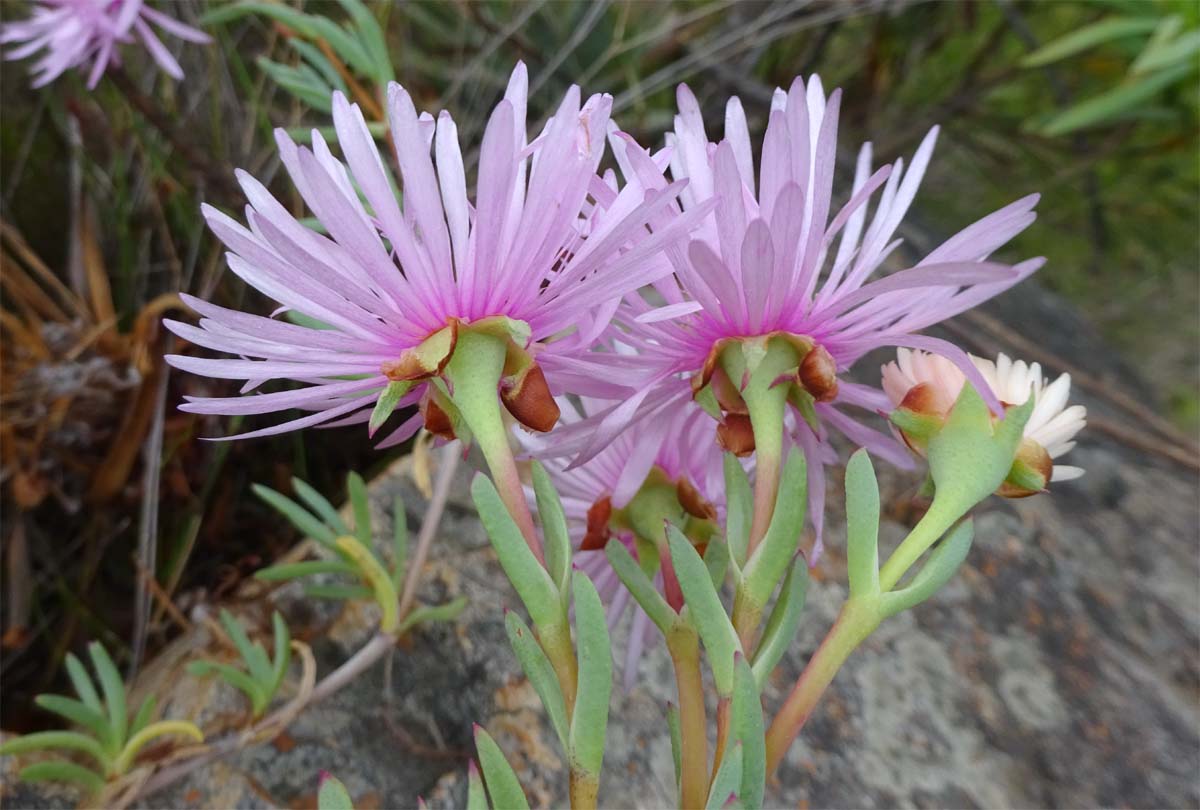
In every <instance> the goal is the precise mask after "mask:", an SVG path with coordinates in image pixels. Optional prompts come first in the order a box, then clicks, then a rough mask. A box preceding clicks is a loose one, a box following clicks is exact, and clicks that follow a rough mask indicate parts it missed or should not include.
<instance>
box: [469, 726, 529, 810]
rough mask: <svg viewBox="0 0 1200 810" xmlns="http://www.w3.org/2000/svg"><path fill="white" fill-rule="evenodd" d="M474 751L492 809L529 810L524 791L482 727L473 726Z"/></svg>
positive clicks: (500, 752) (493, 741) (496, 746)
mask: <svg viewBox="0 0 1200 810" xmlns="http://www.w3.org/2000/svg"><path fill="white" fill-rule="evenodd" d="M475 750H476V751H477V752H478V753H479V765H480V767H481V768H482V769H483V782H484V784H485V785H486V786H487V792H488V797H489V798H491V800H492V807H494V808H496V810H501V808H503V809H504V810H529V800H528V799H526V798H525V791H523V790H521V783H520V782H519V781H518V780H517V775H516V774H515V773H513V769H512V767H511V766H509V764H508V760H507V759H505V758H504V753H503V752H502V751H501V750H500V746H498V745H496V741H495V740H493V739H492V738H491V735H489V734H488V733H487V732H486V731H484V730H483V727H482V726H475Z"/></svg>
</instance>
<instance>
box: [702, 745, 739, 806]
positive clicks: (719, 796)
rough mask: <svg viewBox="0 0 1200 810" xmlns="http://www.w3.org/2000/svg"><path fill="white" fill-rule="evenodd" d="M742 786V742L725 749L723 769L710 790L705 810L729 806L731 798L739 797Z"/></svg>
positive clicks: (722, 761)
mask: <svg viewBox="0 0 1200 810" xmlns="http://www.w3.org/2000/svg"><path fill="white" fill-rule="evenodd" d="M741 784H742V741H741V740H738V741H737V742H735V743H734V744H733V745H730V746H727V747H726V748H725V756H724V757H723V758H722V759H721V767H719V768H718V769H717V775H716V776H715V777H713V781H712V786H711V787H709V789H708V801H706V802H705V803H704V807H705V810H721V808H723V807H726V806H727V802H728V801H729V799H730V797H737V794H738V789H739V788H740V787H741Z"/></svg>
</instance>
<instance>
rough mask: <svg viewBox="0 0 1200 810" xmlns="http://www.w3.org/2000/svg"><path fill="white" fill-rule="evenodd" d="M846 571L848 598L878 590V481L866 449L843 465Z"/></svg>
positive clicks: (871, 594)
mask: <svg viewBox="0 0 1200 810" xmlns="http://www.w3.org/2000/svg"><path fill="white" fill-rule="evenodd" d="M846 572H847V576H848V577H849V579H850V598H852V599H853V598H855V597H867V596H875V595H877V594H878V593H879V483H878V481H877V480H876V478H875V467H874V466H872V464H871V457H870V456H869V455H867V451H866V450H859V451H857V452H856V453H854V455H852V456H851V457H850V462H849V463H848V464H847V465H846Z"/></svg>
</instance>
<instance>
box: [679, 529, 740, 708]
mask: <svg viewBox="0 0 1200 810" xmlns="http://www.w3.org/2000/svg"><path fill="white" fill-rule="evenodd" d="M667 542H668V544H669V546H670V550H671V563H672V564H673V566H674V568H675V576H676V578H677V579H678V580H679V589H680V590H681V591H682V592H683V601H684V603H685V604H686V605H687V609H688V615H689V618H691V620H692V622H693V623H694V624H695V625H696V630H697V632H698V633H699V634H700V638H701V639H702V640H703V641H704V646H705V648H706V649H707V650H708V660H709V665H710V666H711V667H712V673H713V682H714V684H715V685H716V687H717V694H718V695H720V696H721V697H729V695H730V694H731V693H732V691H733V656H734V653H737V652H741V649H742V645H741V642H740V641H738V636H737V632H736V631H735V630H734V629H733V625H732V624H731V623H730V622H729V616H728V615H727V614H726V613H725V607H724V606H723V605H722V604H721V597H720V596H719V595H718V594H717V589H716V588H714V587H713V584H712V577H711V576H710V575H709V573H708V568H707V567H705V565H704V560H702V559H700V555H699V554H697V553H696V549H695V547H693V546H692V544H691V541H689V540H688V539H687V538H686V537H684V536H683V534H682V533H681V532H680V531H679V529H677V528H675V527H674V526H673V525H670V524H668V525H667Z"/></svg>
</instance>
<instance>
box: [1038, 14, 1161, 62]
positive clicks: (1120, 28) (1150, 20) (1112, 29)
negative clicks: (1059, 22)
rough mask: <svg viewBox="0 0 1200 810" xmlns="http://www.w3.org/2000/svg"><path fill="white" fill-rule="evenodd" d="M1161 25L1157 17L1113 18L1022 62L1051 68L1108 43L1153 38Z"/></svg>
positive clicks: (1048, 44)
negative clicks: (1140, 36) (1064, 60)
mask: <svg viewBox="0 0 1200 810" xmlns="http://www.w3.org/2000/svg"><path fill="white" fill-rule="evenodd" d="M1157 25H1158V19H1157V18H1156V17H1110V18H1109V19H1106V20H1101V21H1099V22H1096V23H1093V24H1091V25H1086V26H1084V27H1083V28H1080V29H1078V30H1075V31H1072V32H1071V33H1069V34H1067V35H1066V36H1063V37H1059V38H1058V39H1056V40H1053V41H1051V42H1048V43H1046V44H1045V45H1043V46H1042V47H1040V48H1038V49H1037V50H1036V51H1034V52H1033V53H1031V54H1029V55H1028V56H1026V57H1025V58H1024V59H1022V60H1021V66H1022V67H1027V68H1031V67H1041V66H1042V65H1048V64H1050V63H1051V62H1057V61H1058V60H1060V59H1066V58H1067V57H1068V56H1074V55H1075V54H1077V53H1081V52H1083V51H1085V50H1087V49H1089V48H1094V47H1096V46H1097V45H1102V44H1104V43H1105V42H1110V41H1112V40H1115V39H1121V38H1123V37H1129V36H1136V35H1139V34H1149V33H1150V32H1151V31H1153V30H1154V29H1155V27H1156V26H1157Z"/></svg>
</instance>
